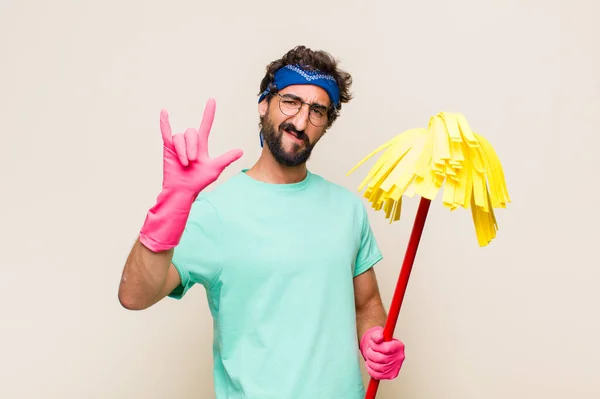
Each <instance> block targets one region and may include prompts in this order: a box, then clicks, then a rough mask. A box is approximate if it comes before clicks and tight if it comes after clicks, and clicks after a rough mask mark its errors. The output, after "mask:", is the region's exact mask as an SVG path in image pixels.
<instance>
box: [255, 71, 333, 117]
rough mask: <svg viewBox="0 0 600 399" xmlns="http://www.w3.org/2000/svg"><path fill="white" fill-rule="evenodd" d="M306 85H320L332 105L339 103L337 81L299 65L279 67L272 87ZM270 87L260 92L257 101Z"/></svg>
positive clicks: (279, 88)
mask: <svg viewBox="0 0 600 399" xmlns="http://www.w3.org/2000/svg"><path fill="white" fill-rule="evenodd" d="M302 84H304V85H306V84H311V85H315V86H319V87H321V88H322V89H323V90H325V91H326V92H327V94H329V99H330V100H331V102H332V103H333V105H334V106H335V107H336V108H337V107H339V105H340V89H339V88H338V85H337V82H336V81H335V79H334V77H333V76H331V75H328V74H324V73H322V72H320V71H308V70H305V69H302V68H301V67H300V66H299V65H286V66H284V67H282V68H279V69H278V70H277V71H276V72H275V80H274V82H273V85H274V88H275V89H277V90H282V89H283V88H285V87H287V86H291V85H302ZM269 92H270V89H269V88H267V89H266V90H265V91H264V92H262V93H261V95H260V97H259V98H258V102H261V101H262V100H263V99H264V98H265V97H266V95H267V94H269Z"/></svg>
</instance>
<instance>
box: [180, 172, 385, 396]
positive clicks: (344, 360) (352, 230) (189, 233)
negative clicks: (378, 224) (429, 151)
mask: <svg viewBox="0 0 600 399" xmlns="http://www.w3.org/2000/svg"><path fill="white" fill-rule="evenodd" d="M245 172H246V170H242V171H241V172H239V173H238V174H236V175H235V176H234V177H233V178H231V179H230V180H228V181H226V182H224V183H221V184H220V185H218V186H216V188H215V189H213V190H212V191H209V192H204V193H201V195H200V196H199V197H198V199H197V201H196V202H195V203H194V205H193V209H192V212H191V215H190V218H189V220H188V224H187V228H186V230H185V233H184V235H183V237H182V239H181V242H180V244H179V245H178V246H177V247H176V248H175V252H174V257H173V264H174V265H175V267H176V268H177V270H178V271H179V274H180V276H181V280H182V283H181V286H180V287H178V288H177V289H175V290H174V291H173V292H172V293H171V294H170V296H171V297H173V298H178V299H180V298H182V297H184V295H185V294H186V292H188V290H189V289H190V288H192V287H193V286H194V285H195V284H199V285H202V286H204V287H205V289H206V295H207V298H208V304H209V308H210V311H211V314H212V316H213V319H214V323H213V326H214V331H213V333H214V339H213V353H214V359H213V360H214V384H215V390H216V395H217V398H218V399H238V398H245V399H319V398H323V399H362V398H363V397H364V394H365V391H364V386H363V380H362V376H361V374H360V361H361V358H360V353H359V351H358V342H357V331H356V314H355V307H354V289H353V277H355V276H357V275H359V274H361V273H364V272H365V271H366V270H368V269H369V268H370V267H372V266H373V265H374V264H375V263H377V262H378V261H379V260H381V259H382V255H381V252H380V250H379V248H378V246H377V243H376V241H375V238H374V236H373V233H372V231H371V227H370V225H369V221H368V217H367V212H366V209H365V207H364V205H363V203H362V201H361V199H360V198H359V197H358V196H357V195H355V194H354V193H352V192H350V191H348V190H346V189H345V188H343V187H341V186H339V185H336V184H333V183H331V182H329V181H327V180H325V179H323V178H322V177H320V176H318V175H316V174H313V173H311V172H309V173H308V174H307V176H306V178H305V179H304V180H303V181H301V182H299V183H294V184H268V183H264V182H259V181H257V180H254V179H252V178H251V177H249V176H248V175H247V174H246V173H245Z"/></svg>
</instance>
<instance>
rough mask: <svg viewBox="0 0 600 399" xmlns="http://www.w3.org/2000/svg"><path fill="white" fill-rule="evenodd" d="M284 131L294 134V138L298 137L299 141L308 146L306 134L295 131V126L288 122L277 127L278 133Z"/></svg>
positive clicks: (301, 131) (302, 131)
mask: <svg viewBox="0 0 600 399" xmlns="http://www.w3.org/2000/svg"><path fill="white" fill-rule="evenodd" d="M284 130H286V131H288V132H290V133H294V134H295V135H296V137H298V138H299V139H300V140H302V141H304V142H305V143H306V144H309V140H308V136H307V135H306V133H304V130H298V129H296V126H294V125H293V124H291V123H290V122H285V123H282V124H281V125H279V131H280V132H283V131H284Z"/></svg>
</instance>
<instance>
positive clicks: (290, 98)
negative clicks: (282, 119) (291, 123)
mask: <svg viewBox="0 0 600 399" xmlns="http://www.w3.org/2000/svg"><path fill="white" fill-rule="evenodd" d="M277 95H278V96H279V109H280V110H281V112H282V113H283V114H284V115H287V116H294V115H296V114H297V113H298V112H300V108H302V106H303V105H304V104H306V105H308V119H309V120H310V123H312V124H313V125H314V126H316V127H323V126H325V125H326V124H327V120H328V119H329V116H328V115H327V111H328V108H327V107H325V106H324V105H319V104H309V103H305V102H304V101H302V100H301V99H300V98H298V97H296V96H294V95H291V94H283V95H281V94H280V93H277Z"/></svg>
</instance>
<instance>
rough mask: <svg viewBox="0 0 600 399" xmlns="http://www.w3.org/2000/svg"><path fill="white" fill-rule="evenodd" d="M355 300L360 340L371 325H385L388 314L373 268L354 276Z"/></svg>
mask: <svg viewBox="0 0 600 399" xmlns="http://www.w3.org/2000/svg"><path fill="white" fill-rule="evenodd" d="M354 300H355V304H356V325H357V334H358V339H359V340H360V339H361V337H362V336H363V335H364V334H365V332H367V330H368V329H370V328H371V327H375V326H381V327H384V326H385V321H386V318H387V315H386V313H385V309H384V308H383V303H382V301H381V296H380V294H379V287H378V285H377V278H376V276H375V270H374V269H373V268H370V269H369V270H367V271H366V272H364V273H362V274H360V275H358V276H356V277H355V278H354Z"/></svg>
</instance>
